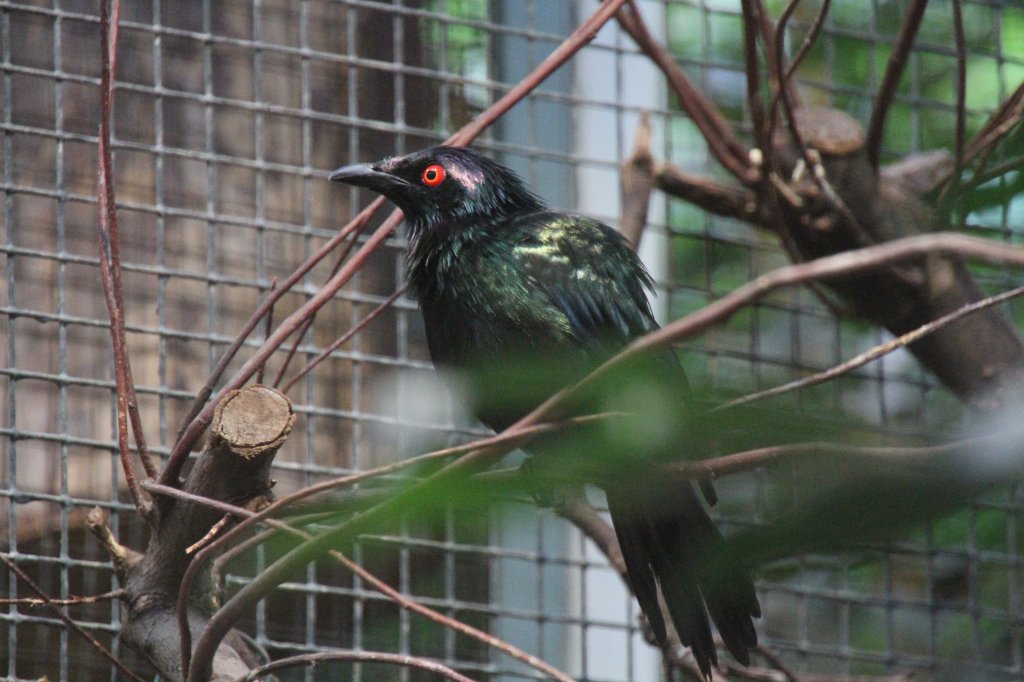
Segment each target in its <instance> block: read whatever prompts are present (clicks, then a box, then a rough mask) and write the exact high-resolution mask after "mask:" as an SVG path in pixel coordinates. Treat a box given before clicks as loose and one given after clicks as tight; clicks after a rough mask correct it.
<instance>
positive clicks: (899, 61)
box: [866, 0, 928, 168]
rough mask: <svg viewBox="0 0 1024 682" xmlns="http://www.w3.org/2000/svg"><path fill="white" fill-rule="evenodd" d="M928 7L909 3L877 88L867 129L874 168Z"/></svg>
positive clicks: (924, 1)
mask: <svg viewBox="0 0 1024 682" xmlns="http://www.w3.org/2000/svg"><path fill="white" fill-rule="evenodd" d="M927 6H928V0H910V4H909V5H908V6H907V13H906V15H905V16H904V17H903V24H902V25H901V26H900V32H899V35H898V36H897V37H896V43H895V44H894V45H893V48H892V54H890V55H889V61H888V63H887V64H886V67H885V75H884V76H883V77H882V84H881V86H879V88H878V95H877V96H876V98H875V108H874V110H873V111H872V112H871V123H870V124H869V125H868V137H867V147H866V149H867V153H868V160H869V161H870V162H871V165H872V166H874V167H875V168H878V163H879V159H880V158H881V152H882V135H883V133H884V132H885V118H886V116H887V115H888V113H889V107H890V106H891V105H892V101H893V99H894V98H895V96H896V88H897V87H898V86H899V84H900V78H902V77H903V69H904V67H905V66H906V64H907V56H908V55H909V54H910V50H911V48H912V47H913V46H914V38H915V37H916V36H917V31H918V29H919V28H920V27H921V19H922V18H923V17H924V10H925V8H926V7H927Z"/></svg>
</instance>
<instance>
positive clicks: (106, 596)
mask: <svg viewBox="0 0 1024 682" xmlns="http://www.w3.org/2000/svg"><path fill="white" fill-rule="evenodd" d="M123 596H124V590H113V591H112V592H104V593H103V594H90V595H86V596H83V597H69V598H68V599H53V598H52V597H51V598H49V599H43V598H41V597H19V598H17V599H5V598H0V604H3V605H5V606H6V605H8V604H18V605H21V606H49V605H53V606H78V605H79V604H99V603H100V602H105V601H111V600H114V599H120V598H121V597H123Z"/></svg>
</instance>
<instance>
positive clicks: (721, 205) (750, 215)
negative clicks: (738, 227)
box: [655, 163, 772, 229]
mask: <svg viewBox="0 0 1024 682" xmlns="http://www.w3.org/2000/svg"><path fill="white" fill-rule="evenodd" d="M655 181H656V182H657V184H658V189H660V190H661V191H662V192H665V193H666V194H670V195H672V196H674V197H678V198H680V199H684V200H686V201H689V202H690V203H692V204H695V205H697V206H699V207H700V208H703V209H704V210H705V211H710V212H711V213H714V214H715V215H720V216H725V217H728V218H738V219H739V220H743V221H746V222H748V223H753V224H755V225H761V226H762V227H765V228H767V229H772V224H771V220H770V218H769V216H767V215H765V214H764V213H763V212H762V210H761V207H760V205H759V204H758V201H757V196H756V195H755V194H754V193H753V192H752V191H751V190H749V189H746V188H745V187H741V186H738V185H729V184H725V183H722V182H718V181H717V180H712V179H711V178H707V177H704V176H703V175H697V174H695V173H688V172H686V171H684V170H682V169H681V168H678V167H676V166H673V165H672V164H669V163H665V164H662V165H661V166H659V167H658V169H657V173H656V175H655Z"/></svg>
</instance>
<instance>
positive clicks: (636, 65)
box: [0, 0, 1024, 681]
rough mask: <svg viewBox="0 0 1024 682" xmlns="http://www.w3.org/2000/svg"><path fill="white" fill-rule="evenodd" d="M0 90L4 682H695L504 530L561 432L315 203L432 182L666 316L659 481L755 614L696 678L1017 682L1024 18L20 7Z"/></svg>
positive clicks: (606, 563) (368, 246)
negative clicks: (596, 248)
mask: <svg viewBox="0 0 1024 682" xmlns="http://www.w3.org/2000/svg"><path fill="white" fill-rule="evenodd" d="M0 52H2V54H0V59H2V63H0V130H2V139H0V144H2V152H0V159H2V160H0V172H2V180H0V183H2V186H0V194H2V203H3V209H2V210H0V263H2V265H3V269H4V272H5V277H3V278H2V279H0V319H2V324H0V340H2V342H3V343H2V345H3V349H4V350H3V353H4V361H3V362H2V363H0V412H2V414H3V417H2V418H0V462H2V474H0V492H2V495H0V499H2V500H3V502H2V504H0V517H2V519H3V526H2V528H3V530H2V531H0V538H2V552H0V562H2V563H3V569H2V570H0V576H2V577H0V581H2V582H0V584H2V586H3V589H2V596H0V608H2V610H0V633H2V636H0V640H3V639H6V641H7V646H6V648H3V649H0V650H2V651H3V653H2V654H0V675H3V676H5V677H4V679H12V680H13V679H40V678H43V677H46V678H48V679H62V680H63V679H68V680H101V679H103V680H106V679H152V678H153V677H154V676H155V675H159V676H160V679H170V680H181V679H188V680H204V679H210V678H211V677H212V678H214V679H255V676H256V675H271V674H272V675H275V676H277V679H282V680H283V679H288V680H291V679H294V680H299V679H307V680H313V679H360V680H379V679H401V680H408V679H438V678H439V677H440V678H447V679H458V680H465V679H471V680H485V679H486V680H512V679H560V680H568V679H578V680H655V679H698V673H697V672H696V669H695V666H694V664H693V661H692V658H690V657H689V656H688V654H687V653H686V652H685V651H683V650H678V649H676V650H672V651H666V652H662V651H659V650H658V649H657V648H656V647H655V646H653V645H652V644H651V641H650V632H649V630H648V628H647V625H646V623H645V621H644V620H643V619H642V618H641V617H639V616H640V614H639V610H638V608H637V606H636V605H635V602H634V600H633V599H632V596H631V595H630V593H629V590H628V588H627V585H626V582H625V581H624V580H623V579H622V575H621V573H622V571H623V565H622V558H621V554H620V553H619V550H618V547H617V546H616V543H615V539H614V535H613V534H612V533H611V532H610V529H609V527H608V525H607V522H606V520H605V517H604V516H603V509H602V505H603V504H604V501H603V499H602V496H601V495H600V494H599V493H597V492H596V491H595V490H593V489H590V488H585V489H583V488H580V490H581V491H582V492H579V493H577V494H573V495H566V496H563V497H560V498H559V499H556V500H549V501H548V504H542V505H538V502H537V500H536V499H534V497H533V496H531V495H530V494H529V491H528V490H526V489H525V488H524V486H523V483H522V476H521V475H520V473H519V469H518V468H517V467H518V464H519V459H518V458H517V455H516V454H515V453H514V452H513V451H514V450H515V448H516V446H517V445H520V444H522V443H523V442H525V439H528V438H530V437H534V436H536V435H537V434H539V433H547V432H549V431H553V430H558V429H571V428H573V424H572V423H571V422H572V420H569V421H568V422H567V421H566V420H564V419H556V418H555V416H557V415H558V407H559V403H558V402H557V401H558V400H562V401H564V400H565V396H563V397H562V398H559V399H556V402H554V403H551V404H548V405H546V406H544V407H542V408H540V409H539V410H538V411H537V412H535V413H533V414H532V415H531V416H530V417H529V418H528V419H527V420H526V421H524V422H523V423H521V424H519V425H517V426H516V427H513V428H512V429H511V430H509V431H508V432H506V433H504V434H501V435H498V436H497V437H493V436H492V435H491V434H490V433H488V432H487V431H486V430H485V429H483V428H482V427H481V426H480V425H478V424H476V423H475V422H474V421H473V419H472V418H471V417H469V416H468V415H467V414H465V412H464V411H463V410H462V409H461V408H460V403H459V401H458V399H457V398H456V397H453V396H451V395H450V393H449V391H447V390H446V389H445V388H444V386H443V385H442V384H441V383H439V382H438V380H437V379H436V377H435V374H434V371H433V369H432V367H431V365H430V362H429V359H428V356H427V352H426V348H425V344H424V340H423V332H422V327H421V322H420V319H419V314H418V311H417V309H416V303H415V301H414V300H411V299H410V298H409V297H407V296H406V295H405V291H404V281H403V269H404V268H403V255H404V252H405V248H406V246H407V245H406V243H405V241H404V237H403V234H404V233H403V231H402V228H401V227H400V222H399V216H397V215H395V214H391V213H390V208H389V207H387V206H382V205H381V202H378V201H374V199H373V197H372V196H371V195H370V194H369V193H363V192H360V191H356V190H353V189H349V188H342V187H340V186H337V185H333V184H332V183H329V182H328V181H327V175H328V173H329V171H330V170H331V169H333V168H335V167H337V166H340V165H343V164H345V163H350V162H356V161H369V160H373V159H377V158H380V157H382V156H385V155H387V154H391V153H404V152H408V151H412V150H414V149H418V148H422V147H427V146H432V145H434V144H438V143H441V142H442V141H448V142H449V143H452V144H468V143H471V142H472V143H473V144H474V146H475V147H477V148H478V149H480V150H482V151H484V152H485V153H487V154H489V155H491V156H494V157H495V158H498V159H500V160H501V161H502V162H504V163H506V164H507V165H510V166H512V167H513V168H515V169H516V170H517V171H519V172H520V173H521V174H522V175H523V177H524V178H525V179H526V180H527V182H528V183H529V184H530V185H531V186H532V187H534V188H536V189H537V190H538V192H539V193H540V194H541V195H542V196H543V198H544V199H545V200H546V201H547V202H548V203H550V204H551V205H552V206H554V207H557V208H558V209H560V210H569V211H577V212H580V213H584V214H587V215H591V216H594V217H596V218H599V219H601V220H604V221H605V222H608V223H610V224H613V225H616V226H619V227H620V229H621V230H622V231H623V232H624V233H625V234H626V235H627V236H628V237H629V239H630V240H631V241H632V243H634V244H636V245H637V247H638V249H639V251H640V253H641V255H642V257H643V258H644V260H645V262H646V263H647V265H648V267H649V268H650V270H651V272H652V274H653V275H654V276H655V279H656V282H657V288H658V296H657V298H656V299H655V300H654V306H655V309H656V311H657V314H658V317H659V319H660V320H661V321H662V323H663V325H664V327H663V331H662V332H661V333H659V334H657V335H654V336H652V337H647V338H645V339H643V340H642V341H640V342H639V343H638V344H637V346H636V347H634V348H632V349H631V350H629V351H627V352H629V353H632V352H644V351H645V350H649V349H650V348H654V347H674V348H676V351H677V353H678V355H679V357H680V359H681V361H682V362H683V364H684V366H685V368H686V370H687V373H688V375H689V378H690V382H691V384H692V386H693V390H694V394H695V396H696V399H697V402H698V404H699V406H700V410H701V412H700V414H701V418H700V426H699V427H695V432H696V433H697V434H698V435H696V436H694V437H693V438H692V439H691V440H690V441H688V443H687V445H688V447H686V448H681V449H680V455H679V459H678V461H673V462H668V463H660V464H658V466H664V467H665V472H666V475H675V476H680V477H684V478H692V479H708V480H709V479H714V481H715V485H716V487H717V491H718V503H717V504H716V505H715V507H714V509H713V513H714V516H715V518H716V520H717V521H718V523H719V526H720V527H721V528H722V529H723V530H724V532H725V533H726V535H727V536H728V538H729V542H728V545H727V547H728V551H727V552H726V553H725V555H724V556H723V557H722V559H721V560H722V561H744V562H747V563H748V564H749V565H750V566H751V567H752V569H753V571H754V574H755V576H756V578H757V581H756V582H757V589H758V595H759V598H760V601H761V605H762V610H763V617H762V618H761V619H760V620H759V621H758V630H759V636H760V641H761V644H760V647H759V649H758V651H757V654H756V655H755V657H754V661H753V662H752V666H751V667H750V668H743V667H742V666H739V665H737V664H735V663H732V662H731V659H729V658H728V656H726V655H724V654H723V656H722V661H723V666H722V669H721V670H720V671H719V672H717V673H716V676H718V677H716V679H758V680H801V681H808V680H869V679H870V680H902V679H909V678H910V677H911V675H913V678H914V679H937V680H961V679H972V680H987V679H992V680H1002V679H1006V680H1010V679H1020V678H1021V677H1022V676H1024V643H1022V620H1021V612H1022V609H1024V604H1022V598H1024V597H1022V585H1021V583H1022V581H1024V573H1022V559H1021V551H1022V550H1021V548H1020V542H1021V538H1022V533H1024V530H1022V529H1021V528H1020V520H1021V515H1022V511H1024V510H1022V495H1021V491H1020V487H1019V485H1018V484H1017V478H1018V475H1019V472H1020V471H1021V467H1022V459H1021V454H1020V453H1021V452H1024V442H1022V435H1024V434H1022V433H1021V432H1020V425H1019V421H1020V419H1019V416H1018V415H1019V399H1020V394H1021V383H1020V382H1021V375H1022V368H1024V344H1022V342H1021V340H1020V330H1021V328H1022V327H1021V325H1022V322H1024V319H1022V314H1024V311H1022V310H1021V307H1020V304H1019V302H1017V301H1016V299H1015V297H1017V296H1018V295H1019V294H1020V293H1021V292H1022V290H1021V288H1020V287H1021V285H1022V284H1024V274H1022V273H1024V249H1022V246H1021V245H1022V242H1024V239H1022V236H1021V230H1022V225H1024V203H1022V195H1021V183H1022V179H1024V175H1022V171H1021V166H1022V159H1024V137H1022V130H1024V128H1022V126H1021V125H1020V121H1021V115H1022V111H1024V8H1022V7H1021V6H1020V5H1019V4H1018V3H1014V2H1009V1H1007V2H1000V1H998V0H946V1H940V0H932V1H931V2H928V1H927V0H902V1H899V2H897V1H892V2H889V1H885V0H831V1H829V0H790V1H789V2H782V1H781V0H779V1H768V0H605V2H596V1H594V0H580V1H578V2H574V1H570V0H524V1H522V2H518V1H517V2H513V1H512V0H394V1H393V2H385V1H375V0H222V1H217V2H214V1H212V0H175V1H173V2H172V1H170V0H150V1H148V2H126V3H122V2H119V1H118V0H114V1H113V2H112V3H106V2H94V1H90V2H86V1H84V0H52V1H44V0H0ZM239 389H241V390H239ZM570 397H571V396H570ZM605 417H607V416H605ZM591 418H592V419H601V418H603V417H602V416H601V415H597V416H593V417H591ZM609 428H613V427H609ZM190 453H191V454H192V456H191V457H190V456H189V455H190ZM510 453H511V454H510ZM554 468H555V469H557V468H558V467H557V463H556V465H555V466H554ZM570 473H571V472H570ZM563 474H564V472H563ZM584 482H585V481H576V483H584ZM254 517H258V518H254ZM271 661H274V663H271ZM246 676H250V677H246Z"/></svg>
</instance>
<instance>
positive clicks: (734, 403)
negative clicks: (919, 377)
mask: <svg viewBox="0 0 1024 682" xmlns="http://www.w3.org/2000/svg"><path fill="white" fill-rule="evenodd" d="M1021 294H1024V287H1017V288H1016V289H1011V290H1009V291H1005V292H1003V293H1001V294H998V295H996V296H990V297H988V298H984V299H982V300H980V301H975V302H973V303H968V304H967V305H964V306H962V307H960V308H957V309H956V310H954V311H953V312H951V313H947V314H945V315H943V316H942V317H939V318H937V319H935V320H932V321H931V322H926V323H925V324H923V325H921V326H920V327H918V328H917V329H913V330H911V331H909V332H907V333H906V334H901V335H900V336H897V337H896V338H894V339H890V340H889V341H886V342H885V343H880V344H878V345H876V346H874V347H872V348H869V349H868V350H866V351H864V352H863V353H860V354H858V355H856V356H854V357H852V358H850V359H849V360H846V361H845V362H841V363H840V364H838V365H836V366H834V367H830V368H829V369H826V370H824V371H821V372H815V373H814V374H812V375H810V376H807V377H804V378H802V379H797V380H796V381H790V382H789V383H786V384H783V385H781V386H775V387H774V388H769V389H767V390H764V391H758V392H757V393H751V394H750V395H745V396H742V397H740V398H735V399H734V400H730V401H728V402H725V403H722V404H721V405H718V406H716V407H714V408H712V410H711V412H717V411H719V410H728V409H730V408H733V407H739V406H740V405H746V404H748V403H752V402H754V401H756V400H763V399H765V398H770V397H772V396H777V395H782V394H783V393H790V392H792V391H796V390H799V389H802V388H807V387H809V386H817V385H818V384H822V383H825V382H826V381H829V380H831V379H834V378H836V377H837V376H841V375H843V374H847V373H849V372H852V371H853V370H855V369H857V368H858V367H863V366H864V365H866V364H868V363H869V362H872V361H874V360H877V359H878V358H880V357H882V356H884V355H888V354H889V353H891V352H893V351H894V350H897V349H898V348H903V347H904V346H908V345H910V344H911V343H914V342H915V341H917V340H918V339H920V338H921V337H923V336H927V335H928V334H931V333H932V332H934V331H935V330H937V329H940V328H942V327H945V326H946V325H948V324H950V323H952V322H955V321H957V320H959V319H960V318H962V317H966V316H967V315H970V314H971V313H974V312H977V311H979V310H984V309H985V308H990V307H992V306H994V305H998V304H999V303H1002V302H1003V301H1007V300H1009V299H1011V298H1016V297H1017V296H1020V295H1021Z"/></svg>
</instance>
